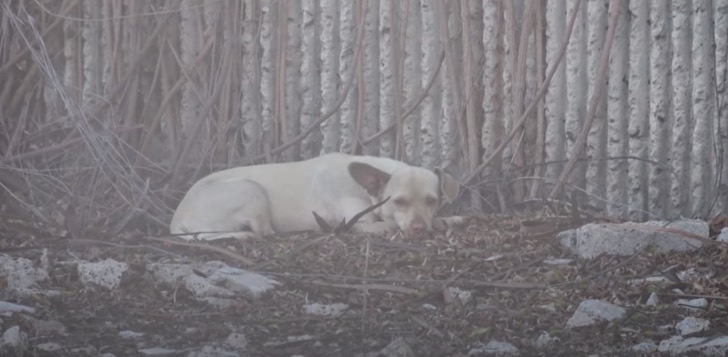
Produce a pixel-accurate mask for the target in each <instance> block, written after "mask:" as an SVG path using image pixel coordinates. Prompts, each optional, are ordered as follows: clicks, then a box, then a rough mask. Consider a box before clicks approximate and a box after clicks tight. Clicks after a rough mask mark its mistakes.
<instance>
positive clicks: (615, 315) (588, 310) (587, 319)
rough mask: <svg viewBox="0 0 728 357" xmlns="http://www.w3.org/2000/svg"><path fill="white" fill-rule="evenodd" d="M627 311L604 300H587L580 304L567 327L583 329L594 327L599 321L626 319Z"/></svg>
mask: <svg viewBox="0 0 728 357" xmlns="http://www.w3.org/2000/svg"><path fill="white" fill-rule="evenodd" d="M626 312H627V311H626V310H625V309H624V308H622V307H619V306H617V305H614V304H610V303H608V302H606V301H602V300H585V301H582V302H581V303H580V304H579V307H577V308H576V311H574V315H572V316H571V318H570V319H569V321H567V322H566V326H567V327H581V326H589V325H593V324H594V323H596V322H597V321H600V320H606V321H612V320H615V319H620V318H622V317H624V315H625V313H626Z"/></svg>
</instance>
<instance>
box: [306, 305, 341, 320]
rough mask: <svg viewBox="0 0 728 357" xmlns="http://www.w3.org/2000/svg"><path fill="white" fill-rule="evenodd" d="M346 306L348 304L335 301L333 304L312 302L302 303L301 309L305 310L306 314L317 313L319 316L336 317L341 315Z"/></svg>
mask: <svg viewBox="0 0 728 357" xmlns="http://www.w3.org/2000/svg"><path fill="white" fill-rule="evenodd" d="M348 308H349V305H347V304H342V303H335V304H319V303H313V304H306V305H303V309H304V310H305V311H306V313H307V314H311V315H319V316H331V317H336V316H339V315H341V314H342V313H343V312H344V311H345V310H346V309H348Z"/></svg>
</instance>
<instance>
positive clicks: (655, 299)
mask: <svg viewBox="0 0 728 357" xmlns="http://www.w3.org/2000/svg"><path fill="white" fill-rule="evenodd" d="M659 303H660V297H659V296H657V294H655V293H650V297H649V298H647V301H646V302H645V305H647V306H657V304H659Z"/></svg>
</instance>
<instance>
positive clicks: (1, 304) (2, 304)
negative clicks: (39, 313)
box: [0, 301, 35, 314]
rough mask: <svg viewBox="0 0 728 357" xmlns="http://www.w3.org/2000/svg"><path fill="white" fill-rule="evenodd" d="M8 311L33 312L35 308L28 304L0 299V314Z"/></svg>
mask: <svg viewBox="0 0 728 357" xmlns="http://www.w3.org/2000/svg"><path fill="white" fill-rule="evenodd" d="M8 312H28V313H31V314H33V313H35V309H34V308H32V307H29V306H24V305H18V304H13V303H12V302H7V301H0V314H4V313H8Z"/></svg>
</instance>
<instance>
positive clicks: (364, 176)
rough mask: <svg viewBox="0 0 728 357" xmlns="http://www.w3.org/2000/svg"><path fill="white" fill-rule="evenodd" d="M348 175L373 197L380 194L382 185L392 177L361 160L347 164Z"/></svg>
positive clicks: (382, 188)
mask: <svg viewBox="0 0 728 357" xmlns="http://www.w3.org/2000/svg"><path fill="white" fill-rule="evenodd" d="M349 175H351V177H352V178H353V179H354V181H356V182H357V183H358V184H359V185H360V186H361V187H364V189H365V190H367V192H369V194H370V195H372V196H374V197H379V196H380V195H381V194H382V191H383V190H384V186H385V185H386V184H387V182H388V181H389V178H390V177H392V176H391V175H390V174H388V173H386V172H384V171H382V170H380V169H378V168H376V167H374V166H371V165H367V164H365V163H362V162H352V163H351V164H349Z"/></svg>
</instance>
